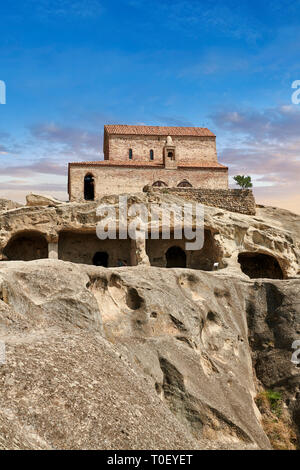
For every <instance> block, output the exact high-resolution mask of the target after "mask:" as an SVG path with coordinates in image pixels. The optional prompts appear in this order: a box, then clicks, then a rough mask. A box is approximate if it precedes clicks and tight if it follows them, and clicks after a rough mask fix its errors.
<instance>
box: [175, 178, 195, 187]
mask: <svg viewBox="0 0 300 470" xmlns="http://www.w3.org/2000/svg"><path fill="white" fill-rule="evenodd" d="M192 187H193V185H192V184H191V183H190V182H189V181H188V180H186V179H184V180H182V181H180V183H178V185H177V188H192Z"/></svg>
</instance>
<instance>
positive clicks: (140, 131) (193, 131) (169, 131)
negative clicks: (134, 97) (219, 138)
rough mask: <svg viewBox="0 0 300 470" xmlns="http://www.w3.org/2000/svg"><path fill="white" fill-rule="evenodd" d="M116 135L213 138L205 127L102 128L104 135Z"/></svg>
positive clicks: (211, 133) (120, 126) (111, 126)
mask: <svg viewBox="0 0 300 470" xmlns="http://www.w3.org/2000/svg"><path fill="white" fill-rule="evenodd" d="M106 133H107V134H109V135H111V134H117V135H155V136H157V135H161V136H168V135H170V136H178V137H180V136H192V137H215V134H214V133H213V132H211V131H210V130H209V129H207V128H206V127H174V126H172V127H170V126H168V127H166V126H129V125H127V124H108V125H105V126H104V134H106Z"/></svg>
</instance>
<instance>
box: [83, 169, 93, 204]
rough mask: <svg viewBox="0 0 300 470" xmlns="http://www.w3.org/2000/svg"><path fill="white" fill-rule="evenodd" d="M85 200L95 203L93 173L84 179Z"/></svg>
mask: <svg viewBox="0 0 300 470" xmlns="http://www.w3.org/2000/svg"><path fill="white" fill-rule="evenodd" d="M84 199H85V200H86V201H93V200H94V199H95V182H94V177H93V175H92V174H91V173H88V174H87V175H85V177H84Z"/></svg>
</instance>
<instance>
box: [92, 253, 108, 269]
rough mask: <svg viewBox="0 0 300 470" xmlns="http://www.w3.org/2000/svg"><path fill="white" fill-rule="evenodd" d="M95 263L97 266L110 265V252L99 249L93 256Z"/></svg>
mask: <svg viewBox="0 0 300 470" xmlns="http://www.w3.org/2000/svg"><path fill="white" fill-rule="evenodd" d="M93 264H94V265H95V266H104V267H105V268H107V267H108V253H107V252H106V251H97V253H95V254H94V256H93Z"/></svg>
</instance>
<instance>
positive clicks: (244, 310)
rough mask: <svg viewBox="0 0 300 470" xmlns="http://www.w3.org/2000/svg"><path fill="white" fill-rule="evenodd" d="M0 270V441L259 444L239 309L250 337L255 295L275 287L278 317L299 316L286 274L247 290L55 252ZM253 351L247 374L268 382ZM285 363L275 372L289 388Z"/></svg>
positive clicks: (199, 275) (31, 444) (239, 282)
mask: <svg viewBox="0 0 300 470" xmlns="http://www.w3.org/2000/svg"><path fill="white" fill-rule="evenodd" d="M0 276H1V282H0V299H1V300H0V326H1V328H0V332H1V333H0V339H1V340H2V341H4V342H5V344H6V353H7V362H6V364H4V365H2V366H0V383H1V386H0V394H1V403H2V406H1V410H0V423H1V428H2V430H3V431H2V433H1V437H0V447H1V448H35V449H36V448H42V449H56V448H66V449H67V448H100V449H113V448H118V449H124V448H131V449H138V448H157V449H163V448H169V449H172V448H173V449H175V448H176V449H183V448H189V449H190V448H195V449H197V448H205V449H206V448H216V449H248V448H249V449H252V448H260V449H267V448H270V443H269V441H268V438H267V436H266V435H265V433H264V430H263V428H262V426H261V417H260V413H259V411H258V409H257V407H256V405H255V400H254V398H255V395H256V393H257V391H256V379H255V375H253V370H252V360H251V348H250V346H249V343H248V335H249V334H250V344H252V343H253V339H252V338H253V337H254V342H255V345H253V346H252V347H253V351H254V354H255V355H256V349H257V348H258V349H259V351H260V352H263V346H262V344H264V343H265V342H266V341H268V339H269V338H263V340H260V337H259V336H257V335H256V334H255V331H256V330H255V328H258V327H257V326H256V323H255V320H253V316H254V317H255V314H254V312H256V311H257V312H258V313H257V322H258V324H259V325H260V328H258V329H259V331H260V333H259V334H262V333H261V331H262V330H263V329H264V328H265V329H266V328H267V327H266V326H265V318H261V315H262V313H260V312H262V311H263V310H264V308H263V303H262V298H263V296H264V294H262V293H263V292H264V293H267V292H270V289H275V290H277V289H278V287H277V285H280V286H282V287H281V288H280V289H281V296H282V301H281V305H283V304H284V302H289V303H290V309H291V310H290V313H284V311H282V312H281V316H282V317H283V323H284V324H285V322H286V321H287V320H286V317H289V315H292V316H293V321H297V322H299V311H298V310H296V304H297V297H296V293H298V294H299V285H300V281H299V280H290V281H277V282H276V281H275V282H271V283H265V282H263V281H262V282H261V283H260V287H259V288H258V287H257V284H256V283H255V282H252V281H246V280H243V279H242V278H241V277H234V276H224V275H223V274H222V273H205V272H200V271H198V272H195V271H193V270H187V269H171V270H168V269H161V268H153V267H148V268H145V267H139V266H137V267H132V268H129V267H125V268H118V269H106V268H100V267H98V268H97V267H93V266H86V265H75V264H72V263H66V262H63V261H57V260H39V261H32V262H27V263H26V262H6V263H2V265H1V273H0ZM290 290H293V292H294V297H292V298H290V296H289V291H290ZM298 298H299V297H298ZM291 312H292V313H291ZM247 315H248V321H249V324H250V331H248V327H247ZM267 315H269V318H268V320H267V321H268V322H269V323H270V322H271V323H272V322H273V321H274V329H275V330H276V328H278V326H276V321H275V320H276V319H274V318H271V317H270V315H271V313H270V311H269V313H268V314H267ZM277 315H280V312H279V311H278V312H277ZM251 318H252V321H251ZM290 319H291V318H290ZM292 325H293V326H294V324H293V323H291V328H292V327H293V326H292ZM281 327H282V328H283V329H285V327H284V325H282V326H281ZM275 330H274V331H275ZM285 331H286V339H285V340H284V341H285V343H284V348H285V350H286V351H288V348H289V346H290V340H292V339H293V338H294V337H295V335H291V336H292V337H291V338H289V333H288V330H286V329H285ZM266 334H270V333H266ZM274 334H275V336H276V333H274ZM279 336H280V335H279ZM261 343H262V344H261ZM275 347H276V348H277V347H278V344H275ZM263 357H264V356H262V357H259V355H258V356H257V357H256V356H255V358H254V360H255V367H256V370H257V373H258V377H259V379H260V380H262V381H265V384H266V385H273V384H274V383H275V382H276V384H277V385H278V380H279V381H280V380H281V379H277V378H275V379H272V378H271V379H270V378H269V376H268V374H265V373H263V377H261V376H260V371H261V370H262V369H261V368H260V366H259V364H261V360H262V358H263ZM270 357H271V359H270V360H271V363H273V364H274V363H276V360H275V359H274V357H272V356H270ZM286 360H288V358H287V355H286ZM286 365H287V363H286ZM278 367H279V368H280V365H279V364H278ZM298 371H299V369H297V368H296V366H292V365H291V364H289V372H287V371H286V370H285V374H289V376H290V378H291V379H290V380H291V382H292V383H293V386H294V387H296V388H295V390H296V389H297V387H299V380H300V379H299V373H298ZM285 378H286V377H285ZM294 397H295V395H294ZM14 430H15V432H14Z"/></svg>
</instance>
